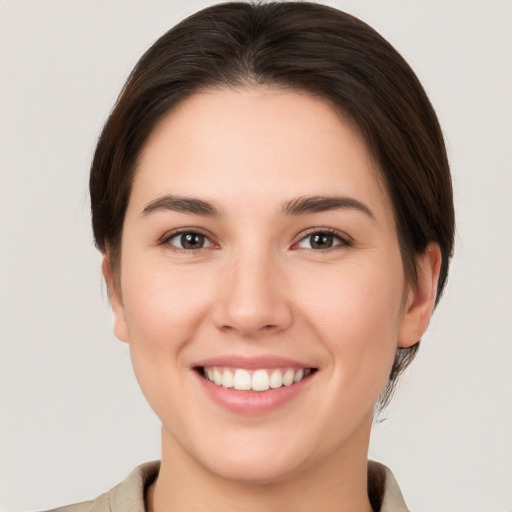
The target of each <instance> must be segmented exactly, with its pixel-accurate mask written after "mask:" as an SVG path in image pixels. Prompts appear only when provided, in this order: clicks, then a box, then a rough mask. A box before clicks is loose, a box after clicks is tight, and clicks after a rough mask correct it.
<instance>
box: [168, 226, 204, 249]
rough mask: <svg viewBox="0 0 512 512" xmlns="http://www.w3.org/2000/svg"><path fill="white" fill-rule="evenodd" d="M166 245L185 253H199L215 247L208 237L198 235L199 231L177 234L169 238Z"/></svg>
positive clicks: (201, 234)
mask: <svg viewBox="0 0 512 512" xmlns="http://www.w3.org/2000/svg"><path fill="white" fill-rule="evenodd" d="M164 243H165V244H168V245H172V246H173V247H176V248H177V249H181V250H184V251H197V250H198V249H205V248H207V247H213V244H212V242H211V241H210V239H209V238H208V237H207V236H206V235H203V233H198V232H197V231H182V232H180V233H175V234H173V235H171V236H169V237H167V238H166V239H165V240H164Z"/></svg>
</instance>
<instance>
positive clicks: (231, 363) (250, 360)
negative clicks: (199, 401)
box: [192, 354, 314, 370]
mask: <svg viewBox="0 0 512 512" xmlns="http://www.w3.org/2000/svg"><path fill="white" fill-rule="evenodd" d="M212 366H227V367H230V368H245V369H247V370H255V369H258V368H283V367H284V368H314V366H312V365H311V364H308V363H302V362H300V361H297V360H295V359H289V358H286V357H281V356H277V355H271V354H269V355H261V356H242V355H234V354H230V355H220V356H214V357H209V358H207V359H202V360H200V361H197V362H195V363H194V364H193V365H192V367H193V368H197V367H212Z"/></svg>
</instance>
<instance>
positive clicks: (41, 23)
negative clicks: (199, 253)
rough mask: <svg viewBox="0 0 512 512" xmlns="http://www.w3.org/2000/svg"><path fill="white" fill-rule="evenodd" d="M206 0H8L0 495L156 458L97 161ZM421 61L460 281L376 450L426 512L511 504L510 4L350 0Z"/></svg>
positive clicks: (30, 499)
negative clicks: (101, 228) (170, 38)
mask: <svg viewBox="0 0 512 512" xmlns="http://www.w3.org/2000/svg"><path fill="white" fill-rule="evenodd" d="M210 3H212V2H209V1H187V2H177V1H175V2H173V1H169V0H167V1H147V0H144V1H143V0H130V1H128V0H123V1H121V0H118V1H114V0H107V1H105V0H102V1H100V0H97V1H91V0H89V1H81V0H73V1H69V0H61V1H57V0H46V1H41V0H39V1H35V0H34V1H29V0H11V1H9V0H3V1H1V0H0V87H1V89H0V170H1V176H0V208H1V209H0V223H1V233H0V237H1V238H0V241H1V245H0V258H1V259H0V287H1V289H0V296H1V302H0V307H1V309H0V334H1V338H0V339H1V345H0V351H1V352H0V508H1V509H3V510H10V511H22V510H37V509H39V510H41V509H44V508H49V507H53V506H56V505H59V504H64V503H70V502H75V501H81V500H84V499H88V498H92V497H94V496H96V495H98V494H100V493H101V492H103V491H105V490H106V489H108V488H110V487H111V486H113V485H114V484H116V483H118V482H119V481H120V480H121V479H123V478H124V477H125V476H126V474H127V473H128V472H129V471H130V470H131V469H132V467H134V466H135V465H137V464H138V463H140V462H143V461H147V460H151V459H155V458H158V454H159V426H158V421H157V419H156V418H155V416H154V414H153V413H152V412H151V410H150V409H149V406H148V405H146V403H145V401H144V399H143V397H142V395H141V393H140V391H139V390H138V386H137V384H136V382H135V379H134V377H133V376H132V372H131V367H130V360H129V354H128V350H127V347H126V345H124V344H122V343H120V342H118V341H117V340H115V338H114V337H113V335H112V333H111V316H110V312H109V308H108V303H107V300H106V295H105V293H104V291H102V281H101V276H100V256H99V255H98V254H97V253H96V251H95V249H94V247H93V244H92V235H91V230H90V227H89V213H88V205H89V203H88V197H87V179H88V178H87V173H88V165H89V161H90V158H91V154H92V151H93V147H94V143H95V140H96V137H97V135H98V133H99V130H100V128H101V126H102V123H103V122H104V120H105V118H106V116H107V113H108V111H109V110H110V108H111V106H112V105H113V102H114V100H115V98H116V96H117V94H118V92H119V90H120V88H121V86H122V84H123V82H124V80H125V78H126V76H127V74H128V72H129V70H130V69H131V67H132V66H133V65H134V64H135V62H136V60H137V59H138V57H139V56H140V55H141V53H142V52H143V51H144V50H145V49H146V48H147V47H148V46H149V44H150V43H151V42H152V41H153V40H154V39H155V38H156V37H158V36H159V35H160V34H162V33H163V32H164V31H165V30H167V29H168V28H170V27H171V26H172V25H173V24H175V23H176V22H177V21H179V20H180V19H182V18H183V17H184V16H185V15H187V14H190V13H192V12H194V11H195V10H197V9H198V8H200V7H203V6H206V5H208V4H210ZM330 4H331V5H334V6H336V7H339V8H342V9H345V10H347V11H348V12H351V13H353V14H356V15H358V16H360V17H361V18H363V19H364V20H365V21H367V22H369V23H370V24H371V25H373V26H374V27H375V28H376V29H377V30H379V31H380V32H381V33H382V34H383V35H384V36H385V37H387V38H388V39H389V40H390V41H391V42H392V43H393V44H394V45H395V46H396V47H397V48H398V49H399V51H400V52H401V53H402V54H403V55H404V57H405V58H406V59H407V60H408V61H409V62H410V64H411V65H412V67H413V68H414V69H415V71H416V72H417V73H418V75H419V77H420V79H421V80H422V81H423V83H424V85H425V87H426V89H427V91H428V93H429V95H430V97H431V100H432V102H433V103H434V105H435V107H436V109H437V111H438V114H439V117H440V121H441V124H442V125H443V127H444V131H445V134H446V139H447V144H448V149H449V154H450V159H451V164H452V169H453V178H454V186H455V200H456V208H457V214H458V234H457V246H456V256H455V258H454V261H453V268H452V273H451V278H450V283H449V287H448V291H447V293H446V295H445V297H444V298H443V300H442V302H441V306H440V307H439V309H438V311H437V312H436V314H435V317H434V319H433V320H432V323H431V327H430V330H429V333H428V335H426V336H425V338H424V342H423V346H422V350H421V354H420V356H419V357H418V359H417V361H416V362H415V364H414V365H413V367H412V368H411V370H410V372H409V373H408V374H407V376H406V378H405V380H404V382H403V385H402V387H401V390H400V392H399V395H398V396H397V397H396V399H395V401H394V402H393V404H392V406H391V407H390V408H389V409H388V411H387V413H386V416H387V417H388V420H387V421H385V422H384V423H382V424H379V425H377V426H376V428H375V432H374V437H373V441H372V448H371V455H372V456H373V457H375V458H377V459H379V460H382V461H384V462H385V463H387V464H388V465H389V466H390V467H391V468H392V469H393V471H394V472H395V475H396V476H397V478H398V481H399V482H400V485H401V487H402V489H403V492H404V494H405V497H406V499H407V502H408V504H409V506H410V507H411V509H412V510H414V511H415V512H427V511H429V512H432V511H435V512H443V511H449V512H457V511H461V512H462V511H464V512H483V511H485V512H494V511H495V512H510V511H511V510H512V499H511V495H510V487H511V482H512V470H511V460H512V449H511V432H512V405H511V402H512V401H511V389H512V382H511V370H510V369H511V365H512V354H511V350H512V333H511V317H512V294H511V289H512V272H511V263H510V262H511V261H512V242H511V237H512V207H511V203H512V165H511V163H512V150H511V147H512V99H511V91H512V42H511V27H512V3H511V2H510V1H507V0H479V1H477V0H475V1H468V0H459V1H457V0H448V1H447V0H437V1H432V0H430V1H428V2H425V1H423V0H401V1H391V0H386V1H382V0H375V1H369V0H347V1H341V0H340V1H337V2H330Z"/></svg>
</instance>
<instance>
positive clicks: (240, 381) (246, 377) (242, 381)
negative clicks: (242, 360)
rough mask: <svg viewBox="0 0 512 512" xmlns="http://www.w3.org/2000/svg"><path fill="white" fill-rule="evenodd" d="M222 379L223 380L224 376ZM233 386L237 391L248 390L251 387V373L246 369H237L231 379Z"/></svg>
mask: <svg viewBox="0 0 512 512" xmlns="http://www.w3.org/2000/svg"><path fill="white" fill-rule="evenodd" d="M228 371H229V370H228ZM230 373H231V372H230ZM222 380H223V381H224V378H223V379H222ZM233 387H234V388H235V389H238V390H239V391H249V390H250V389H251V374H250V373H249V372H248V371H247V370H237V371H236V372H235V378H234V379H233Z"/></svg>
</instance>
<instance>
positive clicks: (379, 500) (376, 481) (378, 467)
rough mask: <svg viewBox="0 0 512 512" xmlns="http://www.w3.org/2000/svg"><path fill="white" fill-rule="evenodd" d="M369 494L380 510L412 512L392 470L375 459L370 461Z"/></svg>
mask: <svg viewBox="0 0 512 512" xmlns="http://www.w3.org/2000/svg"><path fill="white" fill-rule="evenodd" d="M368 495H369V496H370V501H371V503H372V506H373V507H374V508H375V509H376V510H379V511H380V512H410V511H409V509H408V508H407V505H406V504H405V500H404V497H403V495H402V492H401V491H400V487H398V483H397V481H396V479H395V477H394V475H393V473H392V472H391V470H390V469H389V468H388V467H387V466H385V465H384V464H381V463H380V462H375V461H373V460H370V461H368Z"/></svg>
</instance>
